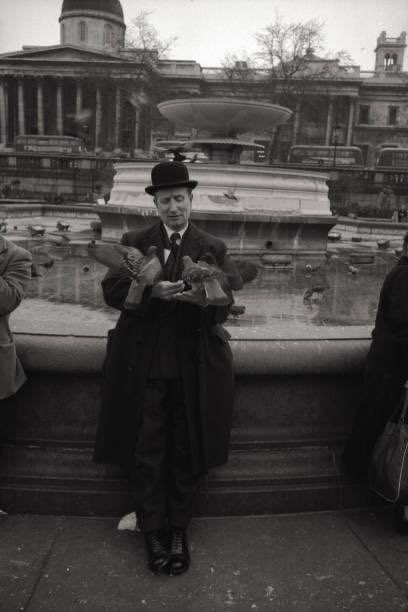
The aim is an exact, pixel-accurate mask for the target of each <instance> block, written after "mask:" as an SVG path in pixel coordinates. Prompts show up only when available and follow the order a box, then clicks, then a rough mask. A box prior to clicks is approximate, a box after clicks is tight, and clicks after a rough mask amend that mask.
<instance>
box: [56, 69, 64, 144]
mask: <svg viewBox="0 0 408 612" xmlns="http://www.w3.org/2000/svg"><path fill="white" fill-rule="evenodd" d="M63 113H64V109H63V90H62V79H58V80H57V134H58V135H59V136H62V135H63V133H64V115H63Z"/></svg>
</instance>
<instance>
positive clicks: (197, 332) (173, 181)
mask: <svg viewBox="0 0 408 612" xmlns="http://www.w3.org/2000/svg"><path fill="white" fill-rule="evenodd" d="M196 186H197V182H196V181H193V180H190V178H189V174H188V170H187V167H186V166H185V165H184V164H183V163H181V162H175V161H172V162H168V161H166V162H161V163H159V164H157V165H156V166H155V167H154V168H153V169H152V184H151V185H150V186H148V187H146V192H147V193H148V194H150V195H152V196H153V199H154V203H155V205H156V208H157V213H158V217H159V220H158V222H156V223H154V224H153V225H152V226H150V227H147V228H146V229H142V230H137V231H131V232H127V233H125V234H124V235H123V237H122V244H124V245H127V246H133V247H136V248H138V249H139V250H140V251H141V252H142V253H143V254H146V252H147V250H148V249H149V247H151V246H155V247H156V249H157V256H158V258H159V260H160V262H161V264H162V268H163V274H164V278H163V279H162V280H160V281H158V282H157V283H156V284H155V285H153V287H147V288H145V290H144V293H143V297H142V300H141V303H140V305H139V306H138V307H137V308H136V309H134V308H133V309H132V310H127V309H126V307H125V306H124V303H125V300H126V296H127V294H128V291H129V287H130V283H131V278H130V277H129V276H128V275H127V274H126V272H118V271H113V270H110V271H109V272H108V274H107V275H106V277H105V278H104V280H103V281H102V287H103V293H104V298H105V301H106V303H107V304H108V305H109V306H112V307H114V308H117V309H119V310H121V315H120V317H119V319H118V322H117V325H116V328H115V329H114V330H112V331H111V332H110V333H109V339H108V350H107V356H106V360H105V365H104V374H105V375H104V387H103V399H102V406H101V411H100V416H99V422H98V432H97V440H96V446H95V454H94V459H95V461H97V462H113V463H117V464H119V465H121V466H122V467H123V468H124V469H125V472H126V474H127V477H128V478H129V482H130V488H131V493H132V497H133V501H134V510H135V512H136V515H137V519H138V524H139V526H140V528H141V530H142V532H143V533H144V539H145V544H146V550H147V555H148V563H149V567H150V569H151V570H152V571H153V572H155V573H157V572H166V573H169V574H171V575H177V574H182V573H183V572H185V571H186V570H187V569H188V567H189V565H190V554H189V547H188V541H187V535H186V529H187V527H188V525H189V523H190V520H191V517H192V513H193V507H194V499H195V496H196V493H197V490H198V487H199V484H200V482H201V480H202V478H203V476H205V475H206V473H207V471H208V470H209V469H210V468H213V467H216V466H219V465H221V464H223V463H225V462H226V461H227V457H228V447H229V437H230V430H231V414H232V400H233V369H232V354H231V350H230V347H229V344H228V333H227V332H226V330H225V329H224V328H223V327H222V323H223V322H224V321H225V320H226V318H227V316H228V309H229V304H227V305H225V306H214V305H206V304H205V302H204V303H203V301H202V300H200V299H197V302H196V303H194V302H193V303H191V300H190V301H181V300H179V299H178V298H179V297H180V294H181V293H182V292H183V290H184V289H185V284H184V282H183V280H181V273H182V269H183V264H182V258H183V256H185V255H188V256H189V257H190V258H191V259H192V261H193V262H197V261H198V260H199V259H200V258H202V257H206V258H207V261H208V258H210V260H212V262H213V263H214V264H216V266H217V267H218V268H220V269H221V270H223V271H224V272H226V273H227V277H226V278H228V279H229V283H228V286H226V285H225V284H224V285H223V288H224V291H225V293H226V295H227V297H228V300H227V301H228V302H229V303H231V302H232V290H236V289H240V288H241V286H242V279H241V277H240V275H239V272H238V271H237V269H236V268H235V266H234V264H233V262H231V260H230V259H229V258H228V256H227V248H226V245H225V244H224V243H223V242H222V241H221V240H219V239H218V238H216V237H214V236H212V235H210V234H208V233H206V232H204V231H202V230H201V229H199V228H198V227H196V226H195V225H194V224H193V223H191V221H190V215H191V207H192V201H193V190H194V189H195V187H196ZM224 280H225V279H224Z"/></svg>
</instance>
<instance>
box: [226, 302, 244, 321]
mask: <svg viewBox="0 0 408 612" xmlns="http://www.w3.org/2000/svg"><path fill="white" fill-rule="evenodd" d="M245 311H246V307H245V306H244V305H243V304H231V306H230V307H229V314H230V315H232V316H233V317H234V318H238V317H239V316H240V315H243V314H245Z"/></svg>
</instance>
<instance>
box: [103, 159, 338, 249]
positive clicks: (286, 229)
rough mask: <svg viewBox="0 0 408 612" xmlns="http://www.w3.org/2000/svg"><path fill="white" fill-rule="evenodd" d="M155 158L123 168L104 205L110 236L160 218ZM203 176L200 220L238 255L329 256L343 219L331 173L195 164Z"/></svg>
mask: <svg viewBox="0 0 408 612" xmlns="http://www.w3.org/2000/svg"><path fill="white" fill-rule="evenodd" d="M152 166H153V164H152V163H146V162H141V163H120V164H117V166H116V168H115V169H116V175H115V182H114V187H113V190H112V194H111V200H110V202H109V204H108V205H106V206H103V205H101V206H98V207H97V209H96V212H97V213H98V215H99V217H100V219H101V221H102V239H103V240H119V239H120V237H121V236H122V234H123V232H125V231H129V230H137V229H142V228H143V227H145V226H146V225H148V224H151V223H152V222H153V221H154V218H155V217H156V209H155V206H154V204H153V200H152V198H151V197H150V196H149V195H148V194H146V193H145V191H144V188H145V186H146V185H148V184H150V172H151V168H152ZM189 172H190V177H191V178H192V179H194V180H197V181H198V187H197V188H196V189H195V190H194V192H193V195H194V199H193V214H192V219H193V221H194V222H195V223H196V224H197V225H198V226H199V227H201V228H202V229H204V230H205V231H208V232H210V233H212V234H214V235H216V236H218V237H219V238H221V239H223V240H224V241H225V242H226V244H227V246H228V249H229V250H230V252H232V253H240V254H242V255H245V256H246V257H251V258H256V259H259V258H260V257H261V256H262V254H264V253H265V251H266V252H269V251H270V252H279V253H290V254H292V255H293V254H296V255H302V256H308V255H310V256H321V255H322V253H323V252H325V250H326V243H327V234H328V232H329V231H330V229H331V228H332V227H333V226H334V225H335V223H336V218H335V217H333V216H332V214H331V212H330V204H329V199H328V188H327V185H326V178H325V177H324V176H323V175H322V174H319V173H310V172H298V171H296V172H295V171H292V170H283V169H272V168H270V167H267V166H255V165H247V166H244V165H231V166H220V165H216V164H191V165H190V166H189Z"/></svg>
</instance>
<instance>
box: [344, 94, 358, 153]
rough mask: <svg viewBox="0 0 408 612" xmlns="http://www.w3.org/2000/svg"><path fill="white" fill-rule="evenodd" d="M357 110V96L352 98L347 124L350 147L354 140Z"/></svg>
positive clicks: (347, 144) (347, 143) (347, 140)
mask: <svg viewBox="0 0 408 612" xmlns="http://www.w3.org/2000/svg"><path fill="white" fill-rule="evenodd" d="M355 110H356V98H355V97H351V98H350V108H349V116H348V124H347V138H346V146H347V147H349V146H350V145H351V143H352V142H353V127H354V113H355Z"/></svg>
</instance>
